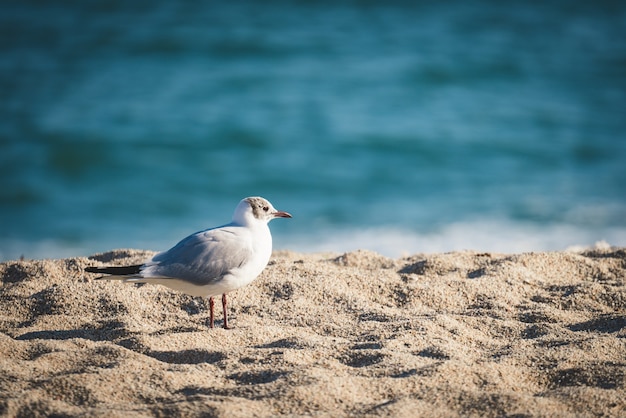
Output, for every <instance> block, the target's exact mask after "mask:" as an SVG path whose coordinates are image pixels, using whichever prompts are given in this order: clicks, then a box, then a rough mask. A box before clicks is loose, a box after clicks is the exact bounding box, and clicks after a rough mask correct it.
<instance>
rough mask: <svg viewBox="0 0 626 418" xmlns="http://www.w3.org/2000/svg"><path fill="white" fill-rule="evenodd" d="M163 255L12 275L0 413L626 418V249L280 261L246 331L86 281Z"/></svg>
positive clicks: (246, 302)
mask: <svg viewBox="0 0 626 418" xmlns="http://www.w3.org/2000/svg"><path fill="white" fill-rule="evenodd" d="M151 254H152V253H149V252H146V251H136V250H117V251H112V252H109V253H104V254H98V255H94V256H92V257H89V258H72V259H64V260H43V261H42V260H39V261H13V262H5V263H2V264H0V276H1V277H2V287H1V289H0V292H1V295H0V369H1V371H0V414H2V415H3V416H58V417H60V416H89V417H99V416H101V417H104V416H106V417H110V416H114V417H115V416H117V417H142V416H185V417H200V416H202V417H212V416H219V417H222V416H223V417H225V416H229V417H233V416H234V417H248V416H259V417H265V416H280V415H288V416H327V417H341V416H383V417H414V416H425V417H429V416H437V417H439V416H450V417H454V416H481V417H501V416H517V417H526V416H532V417H548V416H558V417H567V416H571V417H585V416H614V417H617V416H626V397H625V396H624V395H625V393H626V392H625V387H626V286H625V281H626V250H625V249H615V248H613V249H603V250H591V251H587V252H553V253H529V254H516V255H505V254H489V253H477V252H456V253H446V254H429V255H414V256H411V257H405V258H401V259H389V258H385V257H383V256H381V255H378V254H375V253H372V252H368V251H357V252H352V253H347V254H343V255H340V254H299V253H293V252H276V253H274V254H273V257H272V261H271V262H270V265H269V266H268V267H267V268H266V270H265V271H264V272H263V274H262V275H261V276H260V277H259V278H258V279H257V280H256V281H254V282H253V283H252V284H251V285H249V286H247V287H245V288H243V289H239V290H237V291H235V292H232V293H231V294H230V318H229V319H230V320H231V325H232V326H233V327H234V328H233V329H231V330H224V329H222V328H216V329H213V330H211V329H208V327H207V322H208V316H209V315H208V311H207V307H208V303H207V302H206V301H203V300H199V299H195V298H193V297H190V296H186V295H181V294H177V293H175V292H173V291H170V290H168V289H166V288H163V287H160V286H153V285H132V284H124V283H119V282H108V281H95V280H94V278H95V277H96V276H95V275H92V274H86V273H84V272H83V269H84V267H85V266H88V265H103V264H116V265H124V264H131V263H136V262H139V261H142V260H143V259H145V258H146V257H147V256H149V255H151ZM217 306H218V307H219V306H220V305H219V304H217ZM218 313H219V315H217V317H218V319H219V321H218V322H217V325H218V326H219V325H221V309H220V310H218Z"/></svg>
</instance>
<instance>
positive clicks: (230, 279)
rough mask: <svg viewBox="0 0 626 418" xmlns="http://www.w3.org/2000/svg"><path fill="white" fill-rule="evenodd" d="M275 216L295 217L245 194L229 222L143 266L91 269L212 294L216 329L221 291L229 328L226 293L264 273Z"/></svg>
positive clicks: (116, 277)
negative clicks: (271, 227)
mask: <svg viewBox="0 0 626 418" xmlns="http://www.w3.org/2000/svg"><path fill="white" fill-rule="evenodd" d="M274 218H291V215H290V214H289V213H287V212H281V211H278V210H276V209H274V206H272V204H271V203H270V202H268V201H267V200H266V199H264V198H262V197H246V198H245V199H243V200H242V201H241V202H239V204H238V205H237V207H236V208H235V213H234V214H233V219H232V221H231V222H230V223H229V224H226V225H223V226H220V227H216V228H211V229H207V230H204V231H200V232H196V233H195V234H192V235H189V236H188V237H187V238H185V239H183V240H182V241H180V242H179V243H178V244H176V245H175V246H174V247H172V248H171V249H169V250H167V251H165V252H162V253H159V254H157V255H155V256H154V257H152V259H151V260H149V261H147V262H146V263H144V264H139V265H134V266H124V267H87V268H86V269H85V271H87V272H89V273H101V274H109V276H102V277H99V278H98V279H106V280H122V281H124V282H128V283H152V284H160V285H163V286H166V287H169V288H170V289H174V290H178V291H180V292H183V293H187V294H189V295H192V296H202V297H207V296H208V297H209V307H210V310H211V312H210V314H211V322H210V327H211V328H213V325H214V324H213V320H214V312H213V310H214V306H215V302H214V301H213V297H214V296H217V295H220V294H221V295H222V309H223V310H224V328H225V329H228V328H229V326H228V316H227V314H226V293H228V292H230V291H232V290H235V289H239V288H240V287H243V286H245V285H247V284H249V283H250V282H252V281H253V280H254V279H256V277H257V276H258V275H259V274H261V272H262V271H263V269H264V268H265V266H267V263H268V261H269V259H270V256H271V254H272V234H271V233H270V229H269V227H268V225H267V224H268V223H269V221H271V220H272V219H274Z"/></svg>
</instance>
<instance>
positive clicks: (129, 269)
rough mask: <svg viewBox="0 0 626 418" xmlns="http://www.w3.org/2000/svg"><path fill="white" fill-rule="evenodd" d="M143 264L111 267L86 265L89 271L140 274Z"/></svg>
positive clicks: (119, 274) (121, 274)
mask: <svg viewBox="0 0 626 418" xmlns="http://www.w3.org/2000/svg"><path fill="white" fill-rule="evenodd" d="M141 266H142V264H137V265H135V266H109V267H93V266H91V267H85V271H86V272H87V273H99V274H114V275H116V276H126V275H131V274H139V273H140V272H141Z"/></svg>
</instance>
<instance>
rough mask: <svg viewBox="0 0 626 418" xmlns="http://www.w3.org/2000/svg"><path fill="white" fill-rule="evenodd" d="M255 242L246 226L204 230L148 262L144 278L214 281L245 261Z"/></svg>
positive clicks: (192, 281) (205, 283)
mask: <svg viewBox="0 0 626 418" xmlns="http://www.w3.org/2000/svg"><path fill="white" fill-rule="evenodd" d="M251 256H252V246H251V242H250V239H249V236H248V234H247V233H246V231H244V230H243V228H240V227H236V226H226V227H221V228H215V229H208V230H206V231H201V232H198V233H195V234H193V235H190V236H188V237H187V238H185V239H183V240H182V241H180V242H179V243H178V244H176V245H175V246H174V247H172V248H171V249H170V250H168V251H165V252H163V253H159V254H157V255H155V256H154V257H153V258H152V260H151V261H150V262H148V263H146V265H145V267H144V268H143V269H142V272H141V275H142V277H144V278H157V277H158V278H164V279H167V278H172V279H182V280H185V281H188V282H190V283H193V284H195V285H207V284H211V283H214V282H216V281H218V280H219V279H221V278H222V277H224V275H226V274H228V273H229V272H230V271H231V270H233V269H235V268H238V267H240V266H242V265H243V264H245V263H246V262H247V261H248V260H249V259H250V258H251Z"/></svg>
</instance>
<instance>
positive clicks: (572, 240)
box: [276, 220, 626, 257]
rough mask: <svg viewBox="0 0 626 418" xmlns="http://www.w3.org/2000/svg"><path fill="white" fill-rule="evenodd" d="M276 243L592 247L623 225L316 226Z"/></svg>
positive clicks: (427, 248)
mask: <svg viewBox="0 0 626 418" xmlns="http://www.w3.org/2000/svg"><path fill="white" fill-rule="evenodd" d="M276 241H277V242H280V244H282V245H281V247H282V248H285V249H290V250H294V251H301V252H319V251H332V252H347V251H354V250H357V249H368V250H372V251H376V252H378V253H380V254H383V255H386V256H389V257H399V256H404V255H409V254H415V253H439V252H448V251H462V250H475V251H490V252H500V253H520V252H531V251H564V250H576V249H578V250H580V249H584V248H589V247H594V246H596V247H597V246H604V247H606V246H610V245H613V246H626V228H602V229H591V228H587V229H586V228H581V227H578V226H573V225H547V226H541V225H536V224H521V223H515V222H507V221H485V220H481V221H472V222H464V223H454V224H450V225H447V226H444V227H442V228H440V229H438V230H436V231H433V232H419V231H411V230H410V229H406V230H403V229H400V228H398V227H376V228H369V229H361V228H358V229H357V228H355V229H341V230H339V231H333V232H331V231H328V230H326V231H320V232H319V233H317V234H316V236H314V237H313V239H311V237H310V236H309V237H306V239H305V237H291V238H289V237H281V238H280V240H276Z"/></svg>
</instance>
